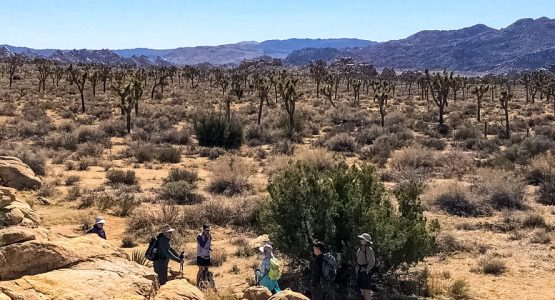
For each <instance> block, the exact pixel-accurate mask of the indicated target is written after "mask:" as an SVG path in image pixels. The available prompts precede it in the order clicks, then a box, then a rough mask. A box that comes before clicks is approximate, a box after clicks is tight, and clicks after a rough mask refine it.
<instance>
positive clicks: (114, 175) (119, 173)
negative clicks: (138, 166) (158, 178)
mask: <svg viewBox="0 0 555 300" xmlns="http://www.w3.org/2000/svg"><path fill="white" fill-rule="evenodd" d="M106 179H107V180H108V184H110V185H117V184H125V185H136V184H137V178H136V177H135V171H132V170H129V171H124V170H113V169H110V170H108V172H106Z"/></svg>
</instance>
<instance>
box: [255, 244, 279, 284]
mask: <svg viewBox="0 0 555 300" xmlns="http://www.w3.org/2000/svg"><path fill="white" fill-rule="evenodd" d="M258 250H260V253H261V254H262V255H263V256H264V257H263V258H262V262H261V263H260V268H259V269H258V270H256V278H257V285H258V284H260V285H262V286H265V287H266V288H268V290H270V292H272V294H276V293H279V292H280V291H281V289H280V288H279V284H278V279H279V277H280V276H281V270H280V264H279V261H278V260H277V259H276V258H275V257H274V253H273V250H274V248H273V247H272V245H270V244H265V245H263V246H262V247H260V248H258Z"/></svg>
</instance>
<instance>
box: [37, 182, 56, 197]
mask: <svg viewBox="0 0 555 300" xmlns="http://www.w3.org/2000/svg"><path fill="white" fill-rule="evenodd" d="M56 193H57V189H56V185H55V184H54V183H52V182H43V183H42V184H41V186H40V189H39V190H38V191H37V196H39V197H52V196H54V195H56Z"/></svg>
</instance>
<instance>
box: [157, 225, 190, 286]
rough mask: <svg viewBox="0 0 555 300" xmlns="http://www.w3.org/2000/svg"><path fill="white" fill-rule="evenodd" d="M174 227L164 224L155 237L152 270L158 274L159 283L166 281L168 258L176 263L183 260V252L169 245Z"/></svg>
mask: <svg viewBox="0 0 555 300" xmlns="http://www.w3.org/2000/svg"><path fill="white" fill-rule="evenodd" d="M174 231H175V229H173V228H171V227H170V225H164V226H162V228H161V229H160V233H159V234H158V236H157V237H156V259H155V260H154V261H153V266H154V272H155V273H156V274H157V275H158V281H159V282H160V285H164V284H166V282H168V264H169V262H170V259H171V260H173V261H176V262H178V263H181V262H183V259H184V256H183V254H181V255H180V254H177V252H176V251H175V250H174V249H173V248H172V247H171V239H172V235H173V232H174Z"/></svg>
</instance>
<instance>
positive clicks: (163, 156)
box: [156, 147, 181, 164]
mask: <svg viewBox="0 0 555 300" xmlns="http://www.w3.org/2000/svg"><path fill="white" fill-rule="evenodd" d="M156 157H157V158H158V160H159V161H160V162H161V163H170V164H176V163H178V162H180V161H181V151H179V149H177V148H173V147H166V148H158V149H156Z"/></svg>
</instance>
